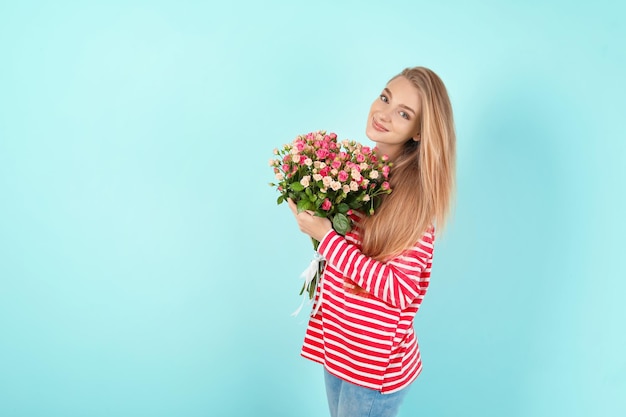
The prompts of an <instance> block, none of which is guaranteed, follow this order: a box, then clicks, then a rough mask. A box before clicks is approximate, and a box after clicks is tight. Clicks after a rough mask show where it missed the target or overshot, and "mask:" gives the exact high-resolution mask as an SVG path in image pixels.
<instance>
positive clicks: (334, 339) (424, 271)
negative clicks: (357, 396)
mask: <svg viewBox="0 0 626 417" xmlns="http://www.w3.org/2000/svg"><path fill="white" fill-rule="evenodd" d="M357 221H358V220H357ZM434 239H435V236H434V229H433V228H430V229H429V230H428V231H427V232H426V233H425V234H424V236H422V238H421V239H420V240H419V241H418V242H417V243H416V244H415V245H414V246H413V247H412V248H410V249H408V250H406V251H405V252H403V253H402V254H401V255H399V256H397V257H395V258H394V259H391V260H389V261H387V262H380V261H376V260H374V259H372V258H370V257H368V256H366V255H364V254H363V253H362V252H361V250H360V241H359V236H358V229H355V230H354V231H352V232H350V233H348V234H347V235H346V236H345V237H343V236H341V235H339V234H338V233H336V232H335V231H333V230H331V231H330V232H329V233H328V234H327V235H326V236H325V237H324V238H323V239H322V241H321V242H320V245H319V247H318V252H319V253H320V254H322V255H323V256H324V258H325V259H326V269H325V271H324V276H323V278H322V280H321V284H320V286H318V289H317V292H316V296H315V302H316V303H317V302H318V301H319V299H320V291H323V292H324V296H323V297H322V304H321V307H320V309H319V311H318V313H317V314H316V315H315V316H314V317H311V318H310V320H309V324H308V327H307V330H306V334H305V337H304V344H303V346H302V352H301V354H302V356H304V357H305V358H308V359H311V360H313V361H316V362H319V363H322V364H323V365H324V366H325V367H326V369H327V370H328V371H329V372H330V373H331V374H333V375H335V376H337V377H339V378H341V379H344V380H346V381H349V382H352V383H354V384H357V385H361V386H364V387H368V388H372V389H376V390H379V391H381V392H383V393H391V392H394V391H397V390H400V389H402V388H404V387H406V386H407V385H409V384H410V383H411V382H413V381H414V380H415V378H417V376H418V375H419V373H420V372H421V370H422V361H421V358H420V352H419V345H418V343H417V338H416V336H415V333H414V331H413V318H414V317H415V314H416V313H417V310H418V309H419V306H420V304H421V302H422V300H423V298H424V295H425V294H426V290H427V289H428V284H429V281H430V270H431V267H432V258H433V242H434ZM348 280H349V281H352V282H353V283H355V284H356V285H358V286H359V287H361V288H363V289H364V290H365V291H366V293H365V294H355V293H354V292H351V291H349V290H347V289H346V285H345V284H346V282H349V281H348Z"/></svg>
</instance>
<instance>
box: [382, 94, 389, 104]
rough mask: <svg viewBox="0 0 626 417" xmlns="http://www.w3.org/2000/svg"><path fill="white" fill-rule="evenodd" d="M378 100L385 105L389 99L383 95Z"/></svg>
mask: <svg viewBox="0 0 626 417" xmlns="http://www.w3.org/2000/svg"><path fill="white" fill-rule="evenodd" d="M380 99H381V100H382V101H384V102H385V103H386V102H388V101H389V99H388V98H387V96H386V95H384V94H381V95H380Z"/></svg>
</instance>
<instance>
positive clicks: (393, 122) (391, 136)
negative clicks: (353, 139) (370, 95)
mask: <svg viewBox="0 0 626 417" xmlns="http://www.w3.org/2000/svg"><path fill="white" fill-rule="evenodd" d="M420 111H421V103H420V97H419V92H418V90H417V88H416V87H415V86H414V85H413V83H412V82H411V81H409V80H408V79H407V78H405V77H402V76H400V77H396V78H394V79H393V80H391V81H389V83H388V84H387V86H386V87H385V89H384V90H383V92H382V93H381V94H380V96H379V97H378V98H377V99H376V100H374V102H373V103H372V107H371V108H370V113H369V116H368V118H367V127H366V129H365V134H366V135H367V137H368V138H370V139H371V140H372V141H374V142H376V146H377V147H378V151H379V153H380V154H381V155H387V156H389V158H391V159H393V158H394V157H395V156H396V155H397V154H398V153H399V151H400V149H402V145H403V144H404V143H405V142H406V141H407V140H409V139H411V140H419V132H418V129H419V117H418V116H419V115H420Z"/></svg>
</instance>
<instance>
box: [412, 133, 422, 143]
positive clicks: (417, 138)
mask: <svg viewBox="0 0 626 417" xmlns="http://www.w3.org/2000/svg"><path fill="white" fill-rule="evenodd" d="M421 138H422V135H421V134H419V133H418V134H417V135H415V136H413V140H414V141H415V142H419V141H420V139H421Z"/></svg>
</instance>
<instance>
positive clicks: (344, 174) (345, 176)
mask: <svg viewBox="0 0 626 417" xmlns="http://www.w3.org/2000/svg"><path fill="white" fill-rule="evenodd" d="M348 177H349V175H348V173H347V172H346V171H339V175H338V176H337V178H338V179H339V181H341V182H344V181H346V180H347V179H348Z"/></svg>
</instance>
